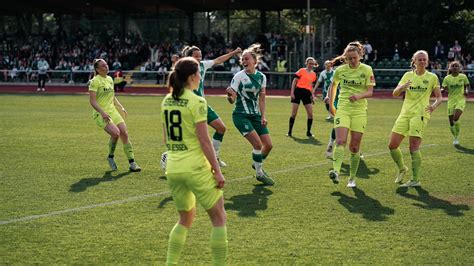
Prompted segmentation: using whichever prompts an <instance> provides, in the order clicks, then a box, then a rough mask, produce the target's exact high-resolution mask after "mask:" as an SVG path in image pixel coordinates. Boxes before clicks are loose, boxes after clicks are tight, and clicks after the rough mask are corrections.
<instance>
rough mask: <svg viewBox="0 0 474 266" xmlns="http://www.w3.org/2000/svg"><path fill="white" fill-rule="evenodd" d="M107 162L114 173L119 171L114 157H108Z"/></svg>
mask: <svg viewBox="0 0 474 266" xmlns="http://www.w3.org/2000/svg"><path fill="white" fill-rule="evenodd" d="M107 162H108V163H109V166H110V170H112V171H117V164H116V163H115V160H114V158H113V157H112V158H111V157H107Z"/></svg>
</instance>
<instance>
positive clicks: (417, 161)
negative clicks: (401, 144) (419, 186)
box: [410, 150, 421, 181]
mask: <svg viewBox="0 0 474 266" xmlns="http://www.w3.org/2000/svg"><path fill="white" fill-rule="evenodd" d="M410 154H411V168H412V171H413V178H412V180H413V181H418V179H419V178H420V172H421V152H420V150H417V151H414V152H411V153H410Z"/></svg>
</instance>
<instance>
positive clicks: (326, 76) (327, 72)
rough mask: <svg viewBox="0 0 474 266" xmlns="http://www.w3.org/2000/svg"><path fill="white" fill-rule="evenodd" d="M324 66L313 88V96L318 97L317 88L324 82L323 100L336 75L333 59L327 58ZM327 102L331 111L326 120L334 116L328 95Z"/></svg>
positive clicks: (327, 107) (327, 108)
mask: <svg viewBox="0 0 474 266" xmlns="http://www.w3.org/2000/svg"><path fill="white" fill-rule="evenodd" d="M324 68H325V69H324V70H323V71H321V73H320V74H319V78H318V81H317V82H316V85H314V90H313V98H316V89H317V88H318V87H319V84H320V83H321V82H323V100H324V99H326V97H327V96H328V89H329V86H330V85H331V81H332V76H333V75H334V70H333V65H332V62H331V61H329V60H326V62H324ZM336 98H337V97H336ZM325 103H326V110H327V111H328V113H329V115H328V117H326V120H331V119H332V118H333V117H332V114H331V111H330V110H329V97H328V101H327V102H326V101H325ZM334 138H335V137H334Z"/></svg>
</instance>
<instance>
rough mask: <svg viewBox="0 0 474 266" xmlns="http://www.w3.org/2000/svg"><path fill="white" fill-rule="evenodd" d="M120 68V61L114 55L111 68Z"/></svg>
mask: <svg viewBox="0 0 474 266" xmlns="http://www.w3.org/2000/svg"><path fill="white" fill-rule="evenodd" d="M121 68H122V63H120V61H119V60H118V58H117V57H115V61H114V62H113V63H112V70H119V69H121Z"/></svg>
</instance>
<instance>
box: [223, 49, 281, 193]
mask: <svg viewBox="0 0 474 266" xmlns="http://www.w3.org/2000/svg"><path fill="white" fill-rule="evenodd" d="M261 52H262V50H261V49H260V44H252V45H251V46H250V47H249V48H247V49H246V50H244V51H243V53H242V57H241V58H240V63H241V65H242V66H243V67H244V69H243V70H241V71H239V72H237V74H235V76H234V78H233V79H232V82H231V83H230V87H228V88H227V95H228V100H229V102H230V103H234V102H235V108H234V111H233V113H232V120H233V121H234V125H235V127H236V128H237V129H238V130H239V131H240V133H241V134H242V136H244V137H245V138H246V139H247V140H248V142H250V144H251V145H252V147H253V151H252V160H253V164H252V168H254V169H255V170H256V178H257V180H258V181H260V182H262V183H263V184H264V185H268V186H271V185H273V184H274V183H275V182H274V181H273V179H272V178H270V177H269V176H268V174H267V173H266V172H265V171H264V170H263V161H264V160H265V158H267V156H268V154H269V153H270V151H271V149H272V139H271V138H270V132H269V131H268V128H267V124H268V122H267V119H266V117H265V92H266V91H265V88H266V86H267V78H266V77H265V75H264V74H263V73H262V72H260V71H258V70H256V69H255V67H256V66H257V64H258V62H259V61H260V60H261V57H262V54H261Z"/></svg>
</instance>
